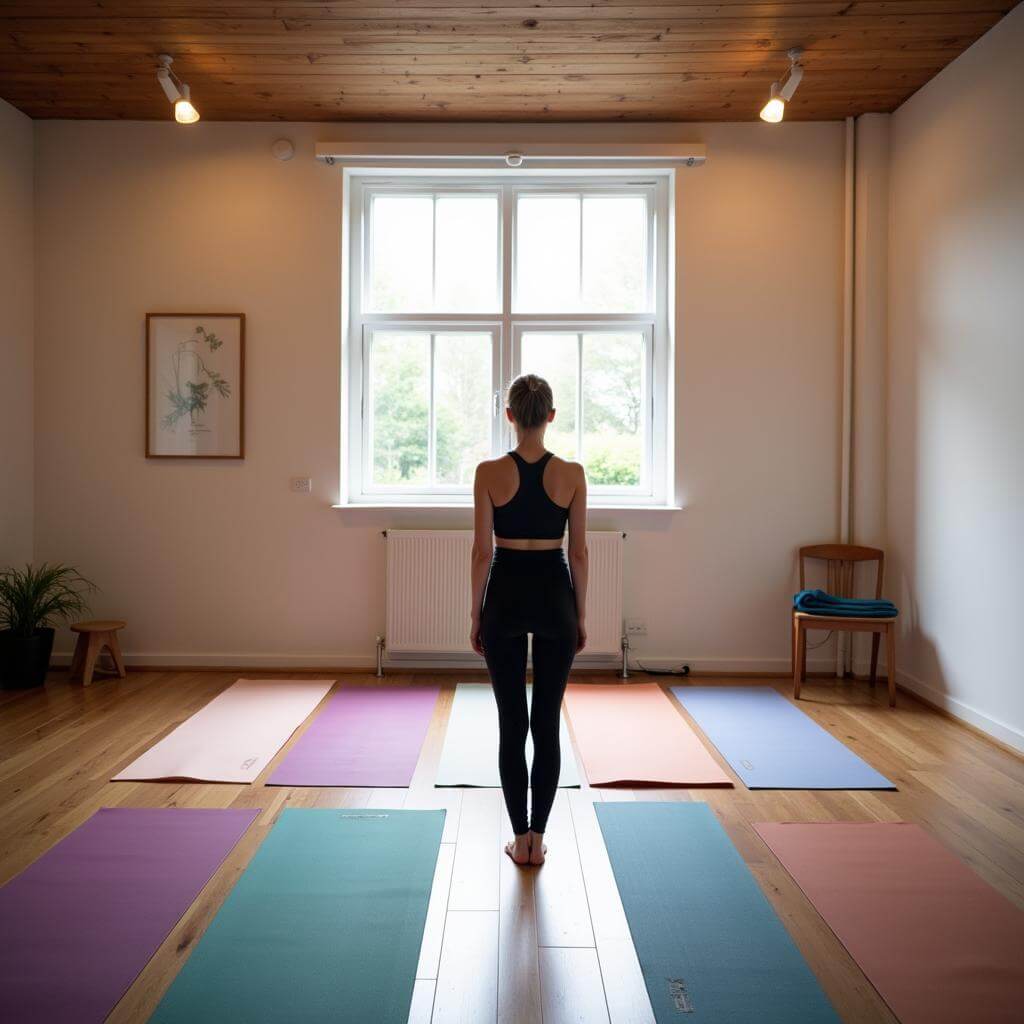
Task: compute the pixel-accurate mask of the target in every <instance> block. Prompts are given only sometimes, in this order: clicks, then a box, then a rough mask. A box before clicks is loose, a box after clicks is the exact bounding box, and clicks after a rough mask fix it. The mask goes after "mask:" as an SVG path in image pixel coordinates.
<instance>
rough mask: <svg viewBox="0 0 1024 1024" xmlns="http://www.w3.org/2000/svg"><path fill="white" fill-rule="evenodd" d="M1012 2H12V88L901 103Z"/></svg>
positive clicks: (509, 111) (564, 100)
mask: <svg viewBox="0 0 1024 1024" xmlns="http://www.w3.org/2000/svg"><path fill="white" fill-rule="evenodd" d="M1016 2H1017V0H784V2H750V0H718V2H716V3H704V2H699V0H654V2H651V3H636V2H631V0H605V2H600V0H533V2H532V3H530V2H523V0H494V2H492V3H490V4H486V5H485V4H480V3H471V2H469V0H407V2H404V3H386V2H384V0H377V2H376V3H358V2H355V0H329V2H316V0H208V2H202V0H77V2H76V0H20V2H19V0H0V29H2V31H0V96H2V97H3V98H4V99H6V100H7V101H8V102H10V103H12V104H14V105H15V106H16V107H19V108H20V109H21V110H23V111H24V112H25V113H27V114H29V115H31V116H32V117H37V118H47V117H64V118H135V119H156V120H169V119H170V118H171V116H172V114H171V107H170V105H169V104H168V103H167V101H166V99H165V98H164V96H163V93H162V92H161V90H160V87H159V86H158V84H157V81H156V77H155V68H156V55H157V54H159V53H169V54H171V55H172V56H173V57H174V58H175V64H174V69H175V71H177V72H178V73H179V74H180V75H181V77H182V78H183V79H184V80H185V81H187V82H188V83H189V84H190V86H191V88H192V99H193V102H194V103H195V105H196V107H197V108H198V109H199V110H200V112H201V113H202V115H203V117H204V118H205V119H207V120H224V121H251V120H261V121H265V120H295V121H359V120H439V121H442V120H443V121H452V120H473V121H545V120H549V121H607V120H616V119H618V120H624V121H651V120H654V121H707V120H715V121H720V120H726V121H747V120H752V119H756V117H757V114H758V111H759V109H760V107H761V105H762V104H763V102H764V100H765V99H766V98H767V93H768V89H769V85H770V83H771V82H772V81H773V80H774V79H776V78H778V77H779V76H780V75H782V74H783V73H784V72H785V69H786V67H787V64H788V61H787V59H786V50H787V49H788V48H789V47H791V46H803V47H804V48H805V51H806V55H805V58H804V66H805V68H806V74H805V75H804V80H803V83H802V84H801V85H800V88H799V90H798V91H797V94H796V96H795V98H794V99H793V101H792V103H791V104H790V106H789V110H788V112H787V115H786V116H787V118H790V119H801V120H822V119H834V118H842V117H845V116H846V115H849V114H860V113H864V112H867V111H889V110H893V109H895V108H896V107H897V106H899V104H900V103H902V102H903V100H905V99H906V98H907V97H908V96H909V95H910V94H911V93H913V92H914V91H915V90H917V89H918V88H920V87H921V86H922V85H923V84H924V83H925V82H927V81H928V79H930V78H931V77H932V76H933V75H935V74H936V73H937V72H938V71H939V70H940V69H941V68H943V67H944V66H945V65H946V64H948V63H949V62H950V61H951V60H952V59H953V58H954V57H956V56H957V54H959V53H961V52H962V51H963V50H964V49H966V48H967V47H968V46H969V45H970V44H971V43H972V42H974V40H975V39H977V38H978V37H979V36H980V35H982V34H983V33H984V32H985V31H986V30H988V29H989V28H991V26H992V25H993V24H995V22H997V21H998V20H999V19H1000V18H1001V17H1002V16H1003V15H1004V14H1005V13H1006V12H1007V11H1009V10H1010V9H1011V8H1013V7H1014V6H1015V4H1016Z"/></svg>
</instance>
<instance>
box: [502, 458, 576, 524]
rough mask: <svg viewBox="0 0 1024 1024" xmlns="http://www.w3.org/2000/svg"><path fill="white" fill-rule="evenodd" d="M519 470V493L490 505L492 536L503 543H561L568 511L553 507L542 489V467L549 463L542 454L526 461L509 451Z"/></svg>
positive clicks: (552, 503)
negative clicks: (530, 541)
mask: <svg viewBox="0 0 1024 1024" xmlns="http://www.w3.org/2000/svg"><path fill="white" fill-rule="evenodd" d="M509 455H511V456H512V458H513V459H514V460H515V464H516V467H517V468H518V470H519V490H517V491H516V493H515V494H513V495H512V498H511V499H510V500H509V501H506V502H505V504H504V505H495V506H494V535H495V536H496V537H501V538H503V539H505V540H561V539H562V537H563V536H565V524H566V522H567V521H568V519H569V509H568V508H565V507H563V506H562V505H556V504H555V503H554V502H553V501H552V500H551V499H550V498H549V497H548V493H547V491H545V490H544V467H545V466H546V465H547V464H548V462H550V461H551V452H545V453H544V454H543V455H542V456H541V457H540V458H539V459H538V460H537V461H536V462H527V461H526V459H524V458H523V457H522V456H521V455H519V454H518V453H517V452H509Z"/></svg>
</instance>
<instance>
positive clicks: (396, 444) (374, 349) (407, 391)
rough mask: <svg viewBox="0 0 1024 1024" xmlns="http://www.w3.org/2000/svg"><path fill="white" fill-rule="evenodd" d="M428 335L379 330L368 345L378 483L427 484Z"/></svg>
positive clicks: (373, 439)
mask: <svg viewBox="0 0 1024 1024" xmlns="http://www.w3.org/2000/svg"><path fill="white" fill-rule="evenodd" d="M429 419H430V335H429V334H398V333H391V332H384V331H380V332H377V333H375V334H374V335H373V344H372V345H371V347H370V439H371V458H372V460H373V482H374V484H378V485H380V484H386V485H402V484H426V483H427V473H428V466H427V460H428V446H427V437H428V433H429V430H430V426H429Z"/></svg>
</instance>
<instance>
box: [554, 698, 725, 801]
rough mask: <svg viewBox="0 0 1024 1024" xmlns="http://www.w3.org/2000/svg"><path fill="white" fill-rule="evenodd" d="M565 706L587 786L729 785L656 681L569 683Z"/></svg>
mask: <svg viewBox="0 0 1024 1024" xmlns="http://www.w3.org/2000/svg"><path fill="white" fill-rule="evenodd" d="M565 706H566V710H567V711H568V712H569V720H570V721H571V722H572V729H573V734H574V735H575V737H576V745H577V747H578V748H579V752H580V758H581V759H582V761H583V767H584V769H585V770H586V773H587V779H589V781H590V784H591V785H592V786H607V785H610V784H614V783H629V782H639V783H652V784H657V783H661V784H662V785H667V786H731V785H732V780H731V779H730V778H729V776H728V775H727V774H726V773H725V771H724V770H723V769H721V768H720V767H719V766H718V764H717V763H716V761H715V759H714V758H713V757H712V756H711V755H710V754H709V753H708V752H707V750H706V749H705V747H704V745H703V744H702V743H701V741H700V739H699V738H698V737H697V734H696V733H695V732H694V731H693V729H691V728H690V725H689V723H688V722H687V721H686V720H685V719H684V718H683V717H682V715H680V714H679V712H678V710H677V709H676V708H675V706H674V705H673V704H672V702H671V701H670V700H669V698H668V697H666V696H665V694H664V693H663V692H662V690H661V687H660V686H658V685H657V684H655V683H638V684H635V685H634V684H627V685H619V684H615V683H612V684H598V683H590V684H587V683H576V684H572V685H570V686H568V687H566V691H565Z"/></svg>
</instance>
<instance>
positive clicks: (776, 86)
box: [761, 46, 804, 124]
mask: <svg viewBox="0 0 1024 1024" xmlns="http://www.w3.org/2000/svg"><path fill="white" fill-rule="evenodd" d="M787 52H788V55H789V73H788V74H787V76H786V81H785V83H784V84H783V83H780V82H772V89H771V93H770V94H769V96H768V102H767V103H766V104H765V105H764V106H763V107H762V108H761V120H762V121H767V122H768V123H769V124H778V123H779V121H781V120H782V118H783V116H784V115H785V113H786V104H787V103H788V102H789V101H790V100H791V99H792V98H793V93H795V92H796V87H797V86H798V85H799V84H800V79H801V78H803V77H804V69H803V65H802V64H801V63H800V57H801V55H802V54H803V52H804V51H803V50H802V49H801V48H800V47H799V46H794V47H793V49H791V50H789V51H787Z"/></svg>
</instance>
